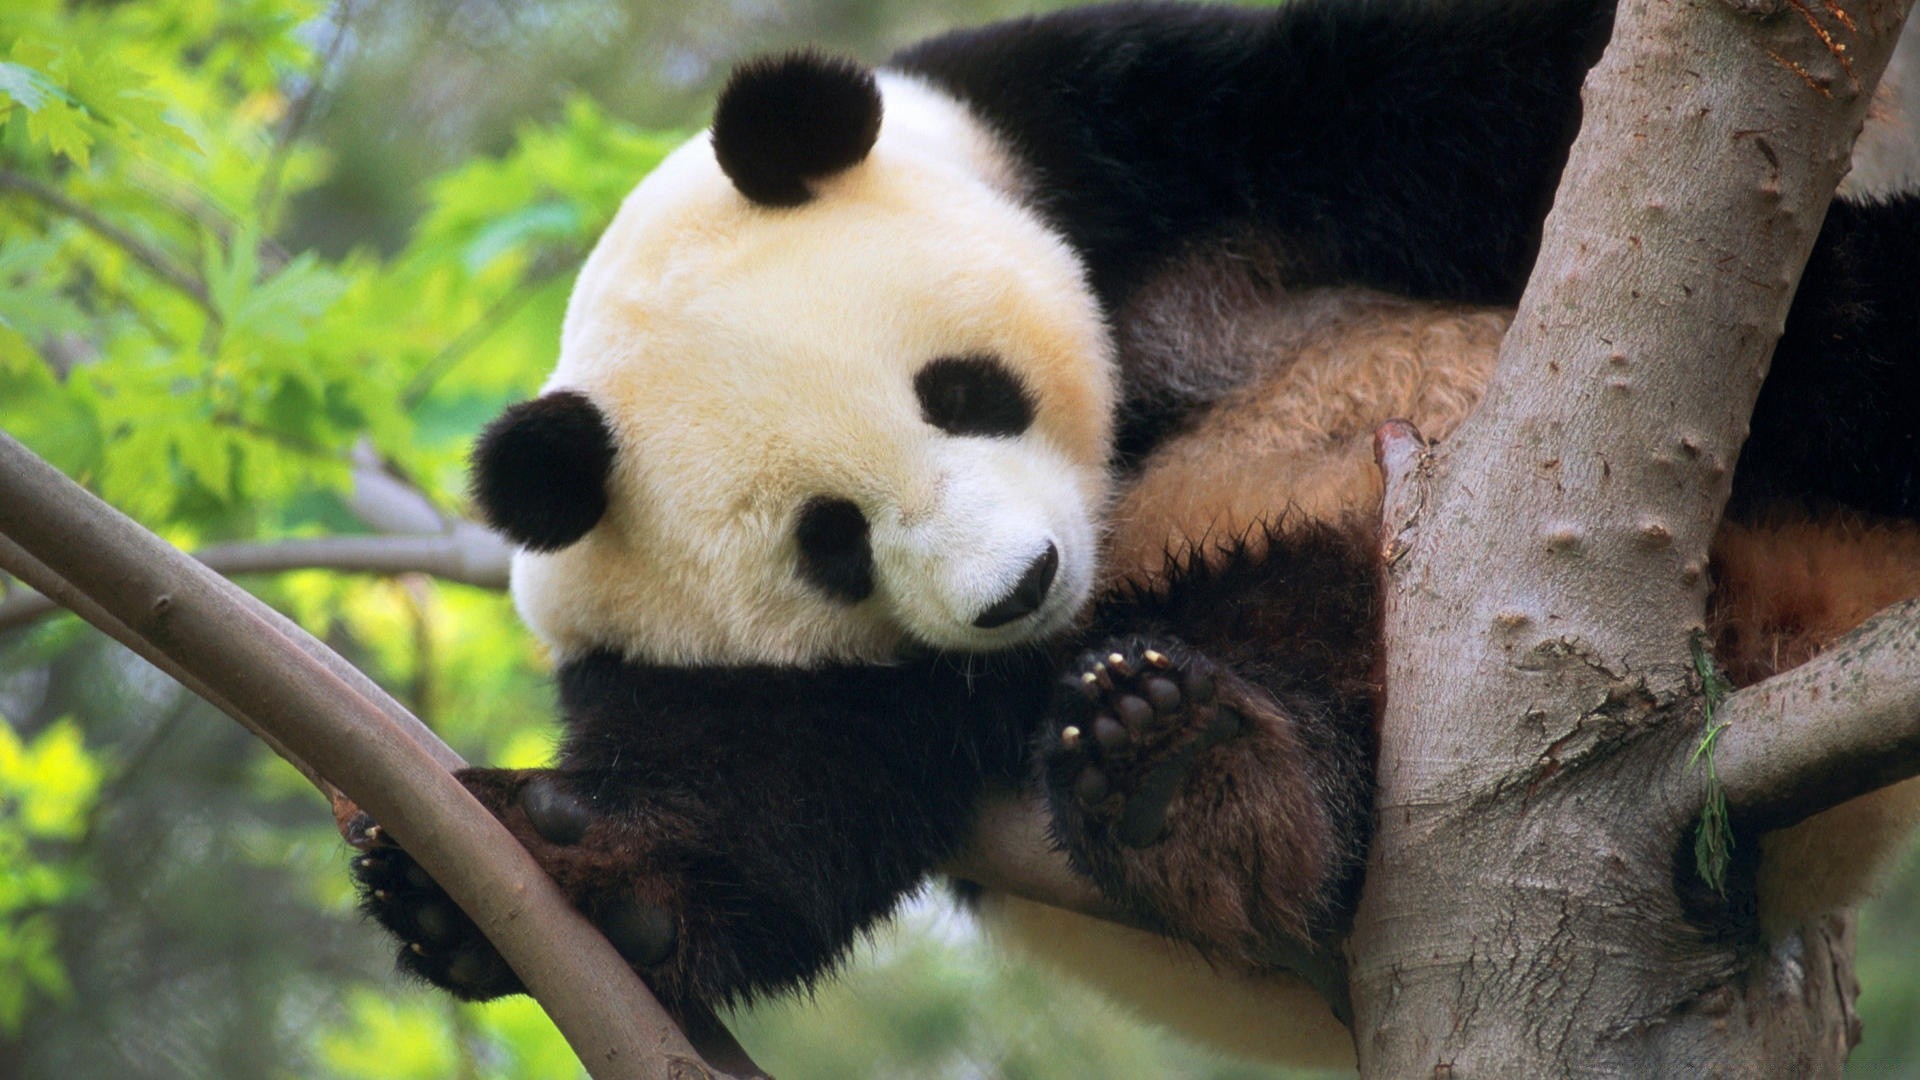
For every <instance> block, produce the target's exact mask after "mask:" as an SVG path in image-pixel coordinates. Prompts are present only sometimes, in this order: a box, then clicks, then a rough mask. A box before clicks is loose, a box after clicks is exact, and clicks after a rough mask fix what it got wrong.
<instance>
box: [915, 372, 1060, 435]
mask: <svg viewBox="0 0 1920 1080" xmlns="http://www.w3.org/2000/svg"><path fill="white" fill-rule="evenodd" d="M913 392H914V393H915V394H916V395H918V396H919V398H920V415H921V416H922V417H924V418H925V419H926V421H927V423H929V424H932V425H933V426H934V427H937V428H939V429H940V430H941V431H944V432H946V433H947V434H949V435H1003V436H1013V435H1018V434H1020V433H1021V432H1023V431H1025V430H1027V428H1028V426H1030V425H1031V424H1032V423H1033V398H1032V396H1031V395H1029V394H1028V393H1027V388H1026V387H1025V386H1024V385H1022V384H1021V382H1020V379H1019V377H1018V376H1016V375H1015V374H1014V373H1013V372H1012V371H1010V370H1008V368H1007V365H1006V364H1004V363H1002V362H1000V360H999V359H997V358H996V357H992V356H943V357H941V358H940V359H938V360H934V361H931V362H930V363H928V364H927V366H926V367H923V368H921V369H920V373H919V374H917V375H915V376H914V377H913Z"/></svg>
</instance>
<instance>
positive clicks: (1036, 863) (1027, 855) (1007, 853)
mask: <svg viewBox="0 0 1920 1080" xmlns="http://www.w3.org/2000/svg"><path fill="white" fill-rule="evenodd" d="M978 815H979V816H978V817H977V819H976V820H975V823H974V828H973V836H972V837H971V838H970V840H969V841H968V845H967V850H965V851H963V852H961V853H960V855H958V856H957V857H955V858H953V859H951V860H949V861H948V862H947V864H946V865H945V866H943V867H941V868H940V872H941V873H943V874H946V875H947V876H948V877H952V878H958V879H960V880H962V881H970V882H973V883H974V884H976V885H980V886H983V887H985V888H987V889H990V890H993V891H995V892H1003V893H1006V894H1008V895H1010V896H1017V897H1019V898H1021V899H1022V900H1031V901H1033V902H1035V903H1039V904H1046V905H1048V906H1049V907H1057V908H1063V909H1065V910H1067V911H1073V912H1078V913H1079V914H1082V915H1088V916H1091V917H1093V918H1096V919H1105V920H1106V921H1108V922H1115V923H1120V924H1121V925H1124V926H1132V927H1136V928H1142V929H1144V926H1143V925H1142V924H1141V922H1140V921H1139V920H1138V919H1135V918H1133V917H1132V916H1131V915H1129V914H1128V913H1127V912H1125V911H1123V910H1122V909H1120V908H1119V907H1116V906H1115V905H1114V904H1113V902H1112V901H1110V900H1108V899H1107V898H1106V897H1104V896H1101V895H1100V892H1099V890H1098V889H1096V888H1094V887H1093V883H1092V882H1090V881H1088V880H1087V879H1086V878H1083V877H1081V876H1080V875H1079V874H1077V873H1075V872H1074V871H1073V868H1072V867H1070V866H1068V865H1067V859H1066V856H1065V855H1062V854H1061V853H1060V851H1059V849H1058V848H1057V847H1056V846H1055V844H1054V843H1053V841H1052V839H1051V838H1049V837H1048V835H1047V821H1048V815H1047V813H1046V810H1045V809H1044V808H1043V807H1041V806H1040V805H1039V804H1038V803H1037V802H1036V801H1035V800H1033V799H1030V798H1026V797H1023V796H1020V795H1016V794H1014V793H1012V792H1000V793H996V794H993V795H989V796H987V797H986V798H984V799H982V800H981V805H980V809H979V812H978Z"/></svg>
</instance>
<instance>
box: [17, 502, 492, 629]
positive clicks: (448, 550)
mask: <svg viewBox="0 0 1920 1080" xmlns="http://www.w3.org/2000/svg"><path fill="white" fill-rule="evenodd" d="M512 555H513V552H512V549H511V548H509V547H508V546H507V544H506V542H505V541H503V540H501V539H500V538H499V537H497V536H495V535H494V534H493V533H490V532H488V531H487V530H485V529H483V528H481V527H480V526H478V525H475V524H472V523H471V522H464V521H463V522H459V523H457V524H456V525H455V527H454V530H453V531H452V532H449V533H443V534H441V535H439V536H328V537H319V538H314V539H305V540H279V541H273V542H271V543H261V544H256V543H235V544H215V545H214V546H212V547H209V548H206V549H204V550H202V551H199V552H196V553H195V554H194V558H195V559H198V560H199V561H200V562H201V563H202V564H203V565H205V566H206V567H207V568H208V569H211V570H214V571H217V572H219V573H221V574H224V575H226V576H228V577H233V576H235V575H239V574H277V573H283V572H285V571H288V570H335V571H339V572H341V573H350V574H388V575H392V574H431V575H433V576H434V577H437V578H441V579H443V580H446V581H457V582H460V583H462V584H465V585H479V586H481V587H483V588H489V589H504V588H506V586H507V564H508V562H509V560H510V559H511V558H512ZM61 606H63V605H61V604H56V603H55V602H54V601H52V600H49V599H48V598H47V597H45V596H35V595H32V594H30V593H21V594H19V595H17V596H9V597H7V599H6V600H4V601H0V633H4V632H5V631H8V630H12V629H16V628H18V627H22V626H26V625H28V624H29V623H32V622H34V621H36V620H38V619H41V618H44V617H46V616H47V615H49V614H51V613H52V612H54V611H56V610H58V609H59V608H60V607H61Z"/></svg>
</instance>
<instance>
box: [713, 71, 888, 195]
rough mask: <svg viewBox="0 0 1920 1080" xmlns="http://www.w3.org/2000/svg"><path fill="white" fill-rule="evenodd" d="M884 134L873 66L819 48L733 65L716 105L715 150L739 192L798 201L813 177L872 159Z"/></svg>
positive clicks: (808, 193) (807, 191) (714, 115)
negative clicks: (869, 156)
mask: <svg viewBox="0 0 1920 1080" xmlns="http://www.w3.org/2000/svg"><path fill="white" fill-rule="evenodd" d="M879 135H880V88H879V86H878V85H877V84H876V83H875V82H874V80H873V72H872V71H871V70H869V69H868V68H866V67H864V66H862V65H860V64H858V63H855V62H854V61H852V60H845V59H841V58H839V57H832V56H822V55H821V54H819V53H816V52H807V51H801V52H794V53H788V54H786V55H784V56H768V57H762V58H761V59H758V60H751V61H748V62H747V63H745V64H743V65H741V66H740V67H738V68H736V69H734V72H733V77H732V78H731V79H729V80H727V87H726V89H725V90H722V91H721V92H720V104H719V105H718V107H716V108H715V109H714V113H713V152H714V156H715V157H717V158H719V159H720V168H721V170H722V171H724V172H725V173H726V174H727V176H728V178H729V179H731V180H732V181H733V186H734V187H736V188H739V189H740V194H742V195H745V196H746V197H747V198H749V199H752V200H753V201H754V202H757V203H760V204H761V205H763V206H799V205H800V204H801V203H804V202H806V201H807V200H808V199H811V198H812V197H813V192H811V191H810V190H808V188H807V185H806V181H807V180H817V179H820V178H822V177H826V176H832V175H833V174H834V173H837V172H840V171H841V170H843V169H849V168H852V167H853V166H855V165H858V164H859V163H860V162H861V161H863V160H865V158H866V156H867V151H869V150H871V149H873V141H874V139H876V138H878V137H879Z"/></svg>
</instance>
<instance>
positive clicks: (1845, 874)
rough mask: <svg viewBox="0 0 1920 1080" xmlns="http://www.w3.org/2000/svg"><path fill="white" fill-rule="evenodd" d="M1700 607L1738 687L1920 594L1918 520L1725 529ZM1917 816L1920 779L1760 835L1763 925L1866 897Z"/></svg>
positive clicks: (1773, 521)
mask: <svg viewBox="0 0 1920 1080" xmlns="http://www.w3.org/2000/svg"><path fill="white" fill-rule="evenodd" d="M1713 574H1714V590H1713V595H1712V597H1711V598H1710V601H1709V604H1708V610H1707V617H1708V630H1709V633H1710V634H1711V635H1712V637H1713V641H1714V647H1715V653H1716V655H1717V656H1718V657H1719V659H1720V663H1721V664H1722V665H1723V666H1724V667H1725V668H1726V670H1727V673H1728V676H1729V677H1730V678H1731V679H1732V680H1733V681H1734V683H1735V684H1736V685H1746V684H1748V683H1754V682H1758V681H1760V680H1762V679H1765V678H1767V677H1768V676H1771V675H1774V674H1776V673H1778V672H1781V671H1785V670H1787V669H1789V668H1792V667H1796V666H1798V665H1800V664H1803V663H1805V662H1806V661H1807V660H1808V659H1810V658H1812V657H1813V656H1814V655H1815V654H1816V653H1818V652H1820V651H1821V650H1822V649H1825V648H1826V647H1827V646H1829V645H1831V644H1832V643H1833V642H1834V640H1835V639H1836V638H1838V637H1839V636H1840V635H1842V634H1844V633H1846V632H1847V631H1849V630H1851V629H1853V628H1854V627H1856V626H1858V625H1860V623H1861V622H1863V621H1865V620H1866V619H1867V618H1868V617H1869V616H1871V615H1873V613H1874V612H1876V611H1879V610H1880V609H1881V608H1884V607H1886V606H1887V605H1888V604H1892V603H1894V602H1896V601H1899V600H1905V599H1907V598H1909V597H1912V596H1920V526H1916V525H1914V524H1912V523H1908V522H1897V523H1896V522H1876V521H1871V520H1868V519H1866V518H1863V517H1860V516H1858V515H1853V514H1836V515H1831V516H1827V517H1822V518H1820V519H1818V520H1810V519H1807V518H1806V517H1804V516H1799V515H1775V516H1773V517H1771V518H1768V519H1765V520H1764V521H1763V523H1760V524H1733V523H1729V524H1727V525H1725V526H1723V527H1722V528H1721V530H1720V534H1719V536H1718V537H1716V538H1715V540H1714V546H1713ZM1916 822H1920V781H1913V780H1909V781H1906V782H1904V783H1900V784H1895V785H1893V786H1891V787H1886V788H1882V789H1880V790H1879V791H1875V792H1872V793H1870V794H1867V795H1863V796H1861V797H1860V798H1857V799H1853V800H1851V801H1849V802H1846V803H1842V804H1841V805H1839V806H1836V807H1834V808H1833V809H1831V810H1828V811H1825V812H1824V813H1821V814H1816V815H1815V816H1813V817H1811V818H1808V819H1807V820H1805V821H1803V822H1801V823H1799V824H1798V825H1795V826H1793V827H1792V828H1788V829H1782V830H1780V831H1778V832H1775V833H1770V834H1768V835H1767V836H1765V837H1763V838H1762V840H1761V867H1762V872H1761V875H1760V897H1759V900H1760V904H1759V907H1760V913H1761V917H1762V919H1763V920H1764V923H1765V925H1766V927H1767V928H1768V929H1770V930H1772V929H1778V928H1781V927H1784V926H1789V925H1791V924H1792V923H1794V922H1796V921H1798V920H1801V919H1805V918H1808V917H1811V916H1814V915H1819V914H1823V913H1825V912H1828V911H1831V910H1833V909H1835V908H1839V907H1845V906H1847V905H1848V904H1851V903H1853V902H1855V901H1858V900H1859V899H1860V898H1861V897H1863V896H1865V895H1866V894H1867V893H1869V892H1870V891H1871V890H1872V888H1873V884H1874V881H1875V880H1876V879H1877V878H1878V876H1879V873H1880V871H1881V869H1882V868H1883V867H1884V866H1885V864H1886V863H1887V862H1888V861H1889V860H1890V859H1891V858H1892V857H1893V856H1894V855H1895V854H1896V853H1897V852H1899V851H1900V849H1901V847H1902V846H1903V844H1904V842H1905V840H1906V837H1907V836H1908V835H1909V834H1910V833H1911V832H1912V831H1913V828H1914V825H1915V824H1916Z"/></svg>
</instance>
